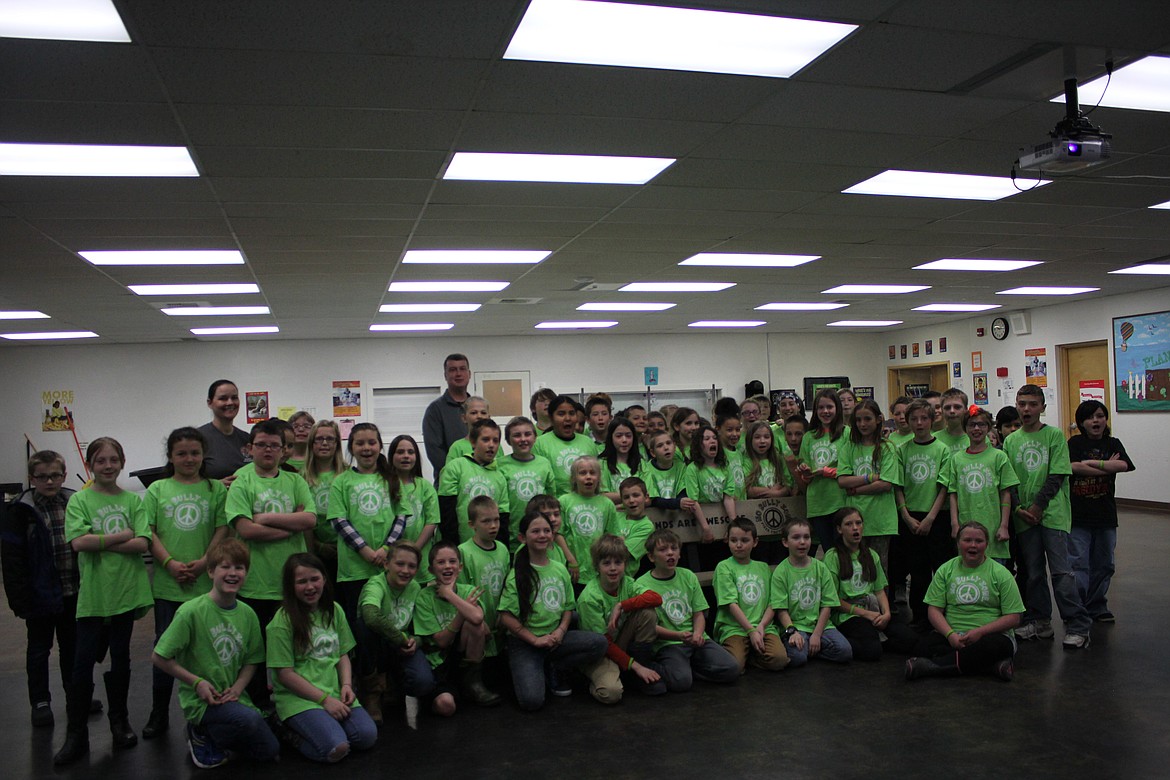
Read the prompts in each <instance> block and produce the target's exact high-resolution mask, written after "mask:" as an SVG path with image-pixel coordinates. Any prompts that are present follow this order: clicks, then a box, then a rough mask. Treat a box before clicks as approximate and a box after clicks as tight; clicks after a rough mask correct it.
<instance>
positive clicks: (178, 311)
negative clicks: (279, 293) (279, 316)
mask: <svg viewBox="0 0 1170 780" xmlns="http://www.w3.org/2000/svg"><path fill="white" fill-rule="evenodd" d="M161 311H162V313H163V314H166V315H167V316H169V317H230V316H241V317H244V316H248V315H252V314H271V312H270V311H269V310H268V307H267V306H179V307H176V308H173V309H161Z"/></svg>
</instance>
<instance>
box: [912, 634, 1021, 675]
mask: <svg viewBox="0 0 1170 780" xmlns="http://www.w3.org/2000/svg"><path fill="white" fill-rule="evenodd" d="M915 653H917V654H918V655H921V656H926V657H928V658H930V660H931V661H934V663H935V664H937V665H938V666H942V667H944V668H958V670H959V674H986V673H987V672H990V671H991V669H992V667H993V666H995V665H996V664H997V663H999V662H1000V661H1002V660H1004V659H1005V658H1011V657H1012V656H1013V655H1015V653H1016V647H1015V645H1014V644H1012V640H1011V639H1009V638H1008V637H1007V635H1006V634H1003V633H1002V632H997V633H994V634H988V635H987V636H985V637H983V638H982V639H980V640H979V641H978V642H976V643H975V644H973V645H967V646H966V647H964V648H963V649H961V650H955V649H954V648H953V647H951V645H950V643H949V642H947V640H946V638H945V637H943V635H942V634H940V633H938V632H936V631H932V632H930V634H928V635H927V636H925V637H923V639H922V640H921V641H920V642H919V644H918V647H917V648H915Z"/></svg>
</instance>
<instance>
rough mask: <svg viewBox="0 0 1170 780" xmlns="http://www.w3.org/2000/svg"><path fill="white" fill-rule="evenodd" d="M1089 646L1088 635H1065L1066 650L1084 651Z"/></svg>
mask: <svg viewBox="0 0 1170 780" xmlns="http://www.w3.org/2000/svg"><path fill="white" fill-rule="evenodd" d="M1088 646H1089V635H1088V634H1065V635H1064V647H1065V649H1066V650H1084V649H1085V648H1086V647H1088Z"/></svg>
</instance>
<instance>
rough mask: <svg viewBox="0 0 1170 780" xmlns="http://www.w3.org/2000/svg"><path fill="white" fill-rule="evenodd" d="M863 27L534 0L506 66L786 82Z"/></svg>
mask: <svg viewBox="0 0 1170 780" xmlns="http://www.w3.org/2000/svg"><path fill="white" fill-rule="evenodd" d="M855 29H857V26H856V25H852V24H838V23H835V22H819V21H815V20H808V19H786V18H784V17H780V16H760V15H752V14H740V13H729V12H725V11H704V10H698V9H689V8H670V7H666V6H658V5H653V6H651V5H634V4H633V3H604V2H584V1H582V0H532V2H531V3H530V4H529V6H528V10H527V11H526V12H525V14H524V18H523V19H521V20H520V26H519V27H518V28H517V29H516V34H515V35H513V36H512V41H511V42H510V43H509V44H508V49H507V51H506V52H504V59H508V60H537V61H541V62H571V63H577V64H584V65H616V66H619V67H627V68H660V69H663V70H688V71H699V72H706V73H732V74H738V75H743V76H769V77H773V78H787V77H788V76H791V75H792V74H794V73H796V72H797V71H798V70H800V69H801V68H803V67H804V66H805V65H807V64H808V63H810V62H812V61H813V60H814V59H816V58H817V57H819V56H820V55H821V54H822V53H824V52H825V51H826V50H827V49H829V48H830V47H832V46H833V45H834V44H836V43H837V42H838V41H840V40H841V39H842V38H844V37H845V36H846V35H848V34H849V33H851V32H853V31H854V30H855Z"/></svg>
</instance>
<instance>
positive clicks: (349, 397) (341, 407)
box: [333, 379, 362, 418]
mask: <svg viewBox="0 0 1170 780" xmlns="http://www.w3.org/2000/svg"><path fill="white" fill-rule="evenodd" d="M361 414H362V383H361V382H360V381H357V380H352V379H347V380H335V381H334V382H333V416H334V417H335V418H336V417H360V416H361Z"/></svg>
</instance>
